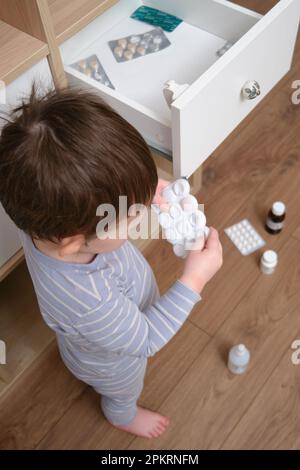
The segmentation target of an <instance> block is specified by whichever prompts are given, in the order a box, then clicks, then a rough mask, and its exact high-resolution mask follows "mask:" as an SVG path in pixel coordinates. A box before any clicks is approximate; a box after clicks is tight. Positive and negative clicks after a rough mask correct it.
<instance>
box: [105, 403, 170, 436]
mask: <svg viewBox="0 0 300 470" xmlns="http://www.w3.org/2000/svg"><path fill="white" fill-rule="evenodd" d="M137 408H138V411H137V415H136V417H135V418H134V420H133V421H132V422H131V423H130V424H127V425H124V426H119V425H116V424H114V426H115V427H116V428H118V429H121V430H122V431H127V432H130V433H131V434H135V435H136V436H140V437H148V438H151V437H158V436H160V435H161V434H162V433H163V432H164V431H165V430H166V428H167V427H168V425H169V422H170V421H169V418H166V417H165V416H162V415H160V414H159V413H155V412H154V411H150V410H146V409H145V408H141V407H140V406H138V407H137Z"/></svg>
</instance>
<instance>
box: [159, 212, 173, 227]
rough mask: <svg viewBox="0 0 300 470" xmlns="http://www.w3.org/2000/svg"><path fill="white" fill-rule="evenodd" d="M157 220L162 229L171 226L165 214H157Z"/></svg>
mask: <svg viewBox="0 0 300 470" xmlns="http://www.w3.org/2000/svg"><path fill="white" fill-rule="evenodd" d="M158 220H159V223H160V225H161V226H162V227H163V228H169V227H170V226H171V224H172V219H171V217H170V215H169V214H168V213H167V212H162V213H161V214H159V217H158Z"/></svg>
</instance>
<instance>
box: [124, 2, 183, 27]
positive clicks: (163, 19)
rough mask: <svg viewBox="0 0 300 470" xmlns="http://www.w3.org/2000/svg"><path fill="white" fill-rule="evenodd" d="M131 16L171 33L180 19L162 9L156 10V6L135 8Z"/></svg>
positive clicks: (180, 21)
mask: <svg viewBox="0 0 300 470" xmlns="http://www.w3.org/2000/svg"><path fill="white" fill-rule="evenodd" d="M131 18H133V19H134V20H138V21H143V22H144V23H148V24H151V25H153V26H159V27H160V28H162V29H163V30H164V31H166V32H167V33H171V32H172V31H174V29H175V28H177V26H178V25H180V23H182V20H181V19H180V18H177V16H174V15H169V14H168V13H165V12H163V11H160V10H157V9H156V8H151V7H146V6H142V7H139V8H137V10H135V11H134V12H133V13H132V15H131Z"/></svg>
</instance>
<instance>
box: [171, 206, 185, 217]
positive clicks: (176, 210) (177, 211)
mask: <svg viewBox="0 0 300 470" xmlns="http://www.w3.org/2000/svg"><path fill="white" fill-rule="evenodd" d="M169 214H170V216H171V217H172V218H173V219H178V218H179V217H181V216H182V209H181V206H180V205H179V204H171V206H170V210H169Z"/></svg>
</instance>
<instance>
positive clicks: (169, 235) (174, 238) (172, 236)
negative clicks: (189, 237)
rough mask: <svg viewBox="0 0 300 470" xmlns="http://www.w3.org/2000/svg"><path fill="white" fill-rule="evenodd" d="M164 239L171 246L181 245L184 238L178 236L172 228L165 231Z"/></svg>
mask: <svg viewBox="0 0 300 470" xmlns="http://www.w3.org/2000/svg"><path fill="white" fill-rule="evenodd" d="M165 237H166V239H167V240H168V242H169V243H171V244H172V245H176V244H183V243H184V238H183V236H182V235H180V234H179V233H178V232H177V231H176V230H174V228H173V227H170V228H167V229H166V230H165Z"/></svg>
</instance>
